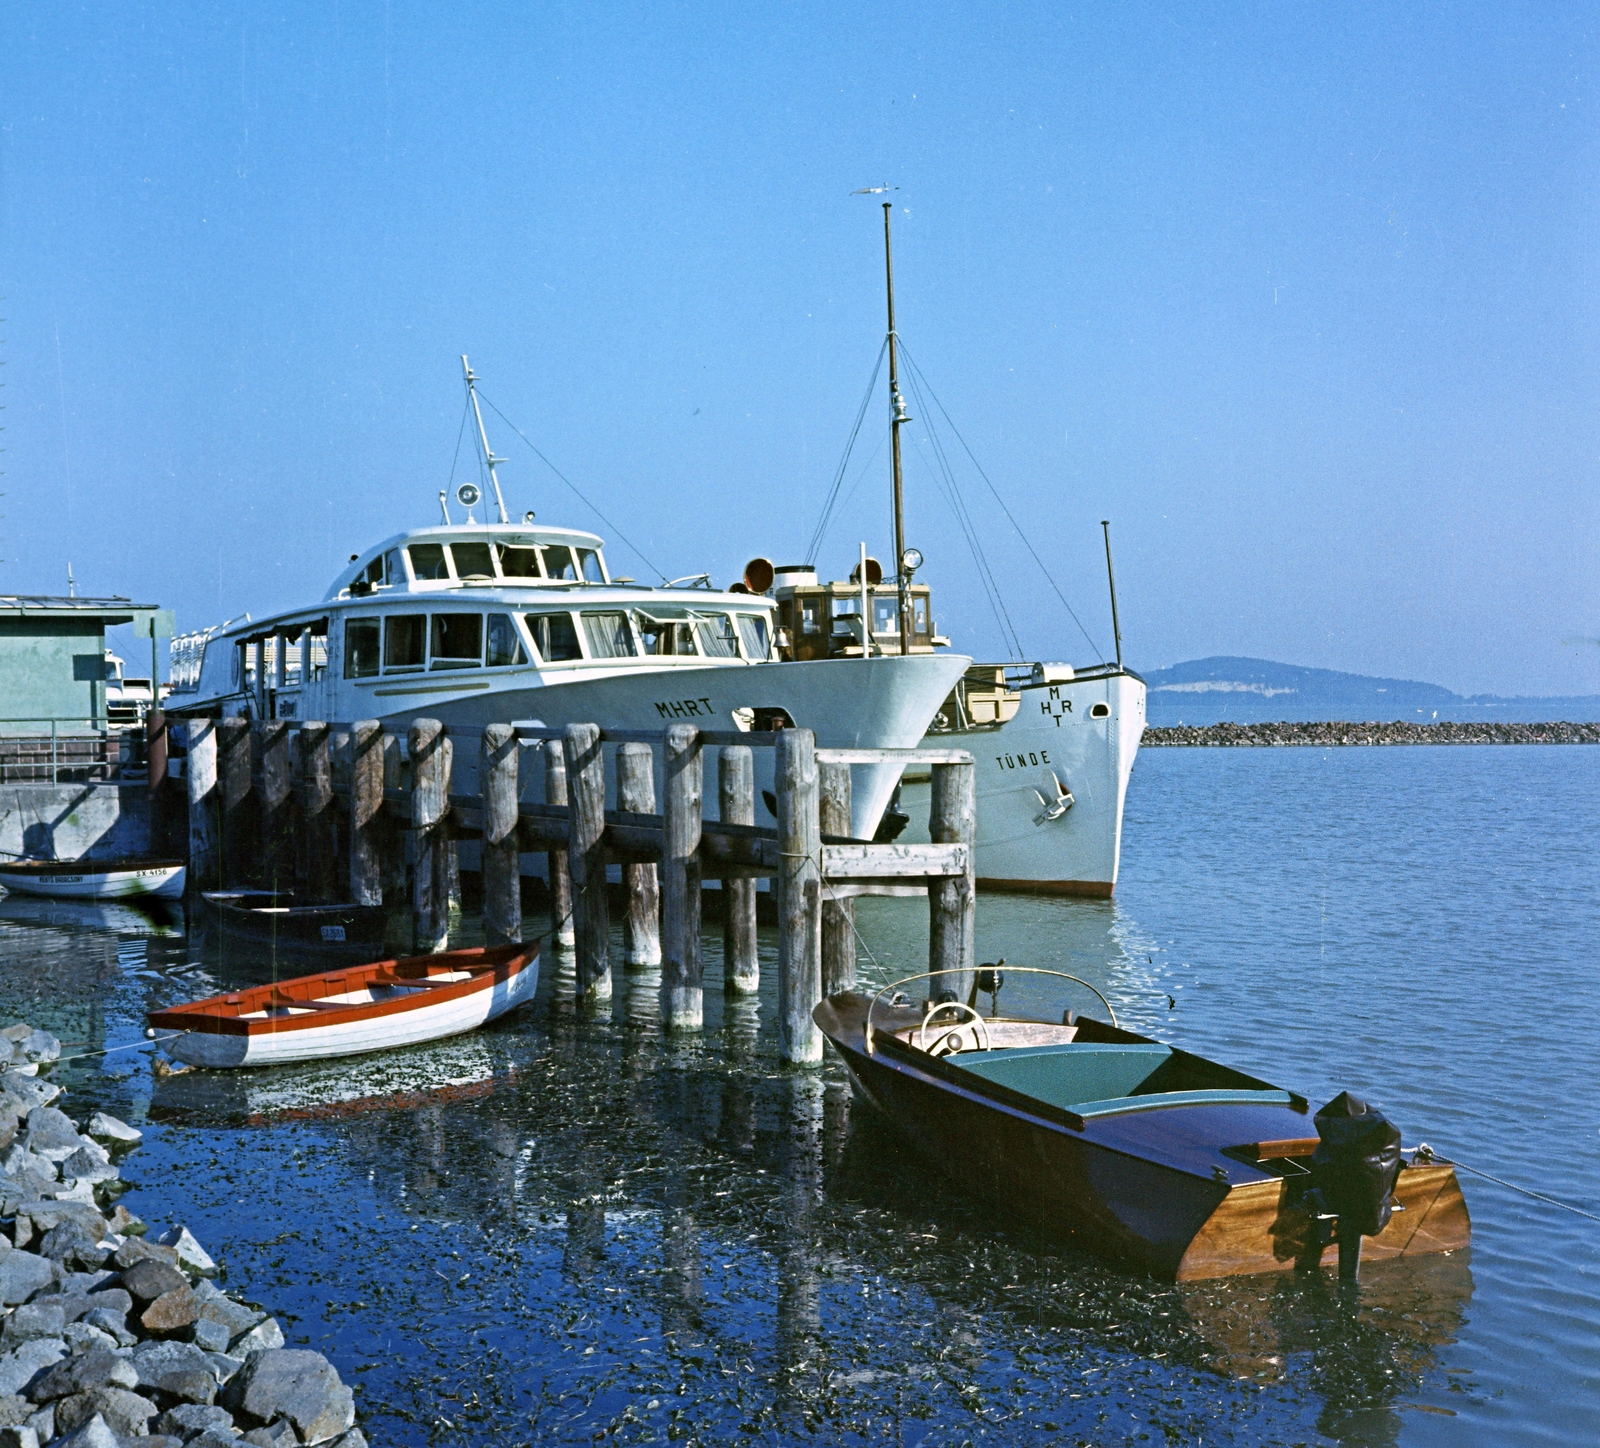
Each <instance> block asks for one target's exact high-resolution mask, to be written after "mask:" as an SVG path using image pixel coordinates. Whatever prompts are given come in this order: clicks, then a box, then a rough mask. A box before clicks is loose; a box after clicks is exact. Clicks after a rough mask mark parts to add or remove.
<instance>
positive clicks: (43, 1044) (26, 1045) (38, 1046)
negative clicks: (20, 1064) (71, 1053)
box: [17, 1031, 61, 1065]
mask: <svg viewBox="0 0 1600 1448" xmlns="http://www.w3.org/2000/svg"><path fill="white" fill-rule="evenodd" d="M17 1045H18V1047H19V1048H20V1049H21V1051H22V1059H23V1060H25V1061H33V1062H35V1063H36V1064H39V1065H43V1064H44V1063H45V1062H46V1061H59V1060H60V1059H61V1042H60V1041H58V1040H57V1039H56V1038H55V1037H54V1036H52V1035H51V1034H50V1032H49V1031H34V1032H32V1033H31V1034H30V1035H27V1036H24V1037H23V1038H22V1039H21V1040H20V1041H18V1042H17Z"/></svg>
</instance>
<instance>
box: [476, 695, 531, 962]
mask: <svg viewBox="0 0 1600 1448" xmlns="http://www.w3.org/2000/svg"><path fill="white" fill-rule="evenodd" d="M520 753H521V746H520V745H519V744H518V743H517V732H516V730H514V729H513V728H512V727H511V726H510V725H509V724H490V725H489V726H488V727H487V728H486V729H485V730H484V731H483V739H482V742H481V744H480V745H479V753H478V789H479V792H480V793H481V795H482V799H483V843H482V864H481V866H480V867H479V868H480V869H481V870H482V871H483V937H484V940H485V942H486V943H487V944H489V945H510V944H512V943H514V942H517V941H520V940H521V939H522V871H521V868H520V865H519V853H520V851H519V846H518V843H517V802H518V796H519V790H518V787H517V759H518V755H519V754H520Z"/></svg>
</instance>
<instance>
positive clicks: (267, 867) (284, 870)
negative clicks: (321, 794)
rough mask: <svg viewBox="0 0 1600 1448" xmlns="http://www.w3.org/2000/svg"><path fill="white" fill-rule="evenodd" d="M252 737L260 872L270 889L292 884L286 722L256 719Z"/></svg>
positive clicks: (291, 814) (291, 799)
mask: <svg viewBox="0 0 1600 1448" xmlns="http://www.w3.org/2000/svg"><path fill="white" fill-rule="evenodd" d="M250 732H251V733H252V734H253V735H254V736H255V740H254V744H253V746H252V747H253V749H254V752H255V762H256V764H257V765H258V766H259V768H260V774H259V778H258V780H257V783H256V790H257V797H258V799H259V800H260V808H261V847H262V858H261V875H262V880H263V883H265V885H266V887H267V888H268V889H269V890H274V891H278V890H282V891H288V890H290V889H292V888H293V885H294V792H293V790H292V788H291V776H290V769H289V725H288V722H287V721H286V720H283V719H258V720H256V721H255V722H254V723H253V724H252V725H251V726H250Z"/></svg>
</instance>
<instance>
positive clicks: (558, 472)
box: [463, 387, 669, 583]
mask: <svg viewBox="0 0 1600 1448" xmlns="http://www.w3.org/2000/svg"><path fill="white" fill-rule="evenodd" d="M478 396H479V397H480V398H482V399H483V401H484V402H486V403H488V404H489V407H490V408H491V409H492V410H493V412H494V415H495V416H496V417H498V418H499V419H500V421H501V422H503V423H505V425H506V426H507V427H509V428H510V429H511V430H512V432H514V433H516V435H517V436H518V437H520V438H521V439H522V440H523V442H525V443H527V445H528V448H529V450H530V451H531V452H532V453H533V455H534V456H535V457H536V458H538V459H539V461H540V462H542V463H543V464H544V465H545V466H546V467H547V468H549V469H550V471H551V472H553V473H554V474H555V475H556V476H557V477H558V478H560V479H561V481H562V482H563V483H565V484H566V485H567V486H568V487H569V488H570V489H571V490H572V491H573V493H574V494H576V495H577V498H578V501H579V502H581V503H582V504H583V505H584V507H586V508H588V509H589V511H590V512H591V513H593V514H594V515H595V517H597V518H598V519H599V520H600V521H601V522H602V523H604V524H605V525H606V527H607V528H609V529H610V530H611V532H612V533H613V534H614V535H615V536H616V537H618V538H620V539H621V540H622V541H623V543H624V544H626V545H627V547H628V548H629V549H630V550H631V551H632V552H633V554H634V556H635V557H636V558H638V560H639V561H640V562H641V563H643V564H644V566H645V567H646V568H648V569H649V570H650V571H651V572H652V573H653V574H655V575H656V577H657V578H659V579H660V580H661V581H662V582H663V583H666V582H668V581H669V580H668V578H667V575H666V574H665V573H663V572H662V571H661V570H660V569H659V568H657V567H656V566H655V564H654V563H652V562H651V561H650V560H649V559H648V558H646V557H645V556H644V554H643V552H642V551H641V550H640V548H639V545H638V544H637V543H635V542H634V541H633V539H631V538H630V537H628V535H627V534H626V533H624V532H623V531H622V529H620V528H619V527H617V525H616V524H615V523H613V522H612V521H611V519H609V518H608V517H606V515H605V514H604V513H602V512H601V511H600V509H599V508H597V507H596V506H595V505H594V504H593V503H592V502H590V501H589V499H588V498H587V497H585V496H584V493H583V490H582V489H581V488H580V487H579V486H578V485H577V484H576V483H575V482H573V481H572V479H571V478H569V477H568V476H567V475H566V474H565V473H564V472H562V471H561V469H560V468H558V467H557V466H556V465H555V464H554V463H553V462H551V461H550V459H549V458H547V457H546V456H545V455H544V454H543V453H542V452H540V451H539V449H538V448H537V447H536V446H535V445H534V442H533V439H532V438H530V437H529V436H528V434H527V433H525V432H524V431H523V430H522V429H521V428H520V427H518V426H517V425H516V423H514V422H513V421H512V420H511V419H510V418H509V417H507V416H506V415H505V413H503V412H501V411H500V409H499V408H498V407H496V406H495V404H494V399H493V398H491V397H490V396H489V395H488V394H487V393H486V392H485V391H484V390H483V388H481V387H480V388H479V389H478ZM463 421H464V420H463Z"/></svg>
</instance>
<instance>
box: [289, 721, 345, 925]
mask: <svg viewBox="0 0 1600 1448" xmlns="http://www.w3.org/2000/svg"><path fill="white" fill-rule="evenodd" d="M295 755H296V758H297V761H298V764H299V768H298V769H297V770H296V771H295V773H296V775H297V776H298V784H297V787H296V793H295V814H296V816H297V818H296V822H295V838H294V844H295V850H294V893H295V898H296V900H297V901H303V902H305V903H307V904H314V905H323V904H329V903H331V902H332V901H334V900H336V899H337V898H338V894H337V892H338V888H339V886H338V867H337V861H336V854H337V851H338V821H337V820H336V818H335V816H334V812H333V769H332V765H331V762H330V760H329V756H328V726H327V725H326V724H322V723H318V722H316V721H313V720H309V719H308V720H307V721H306V722H305V723H304V724H302V725H301V726H300V729H299V731H298V732H297V733H296V735H295Z"/></svg>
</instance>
